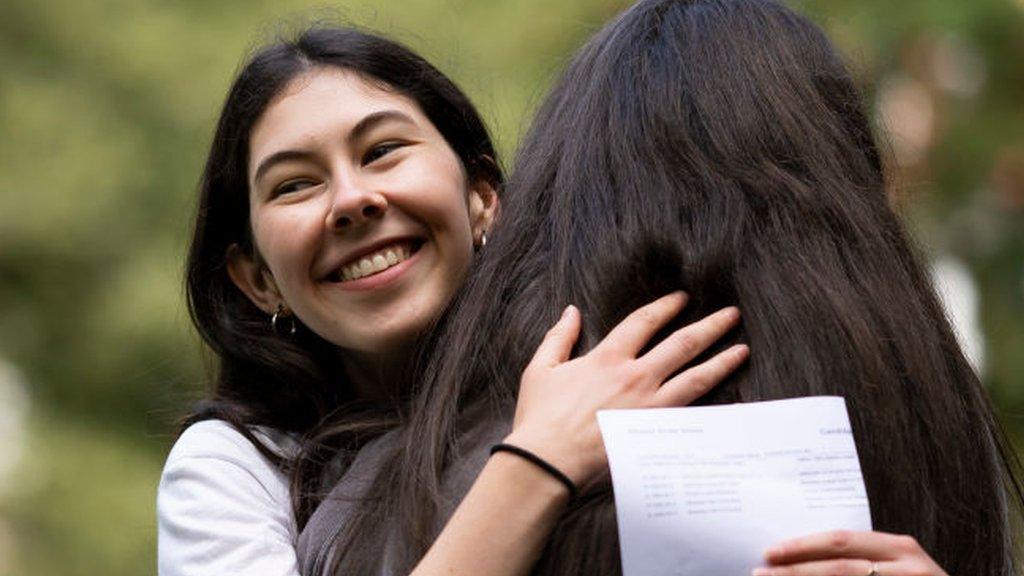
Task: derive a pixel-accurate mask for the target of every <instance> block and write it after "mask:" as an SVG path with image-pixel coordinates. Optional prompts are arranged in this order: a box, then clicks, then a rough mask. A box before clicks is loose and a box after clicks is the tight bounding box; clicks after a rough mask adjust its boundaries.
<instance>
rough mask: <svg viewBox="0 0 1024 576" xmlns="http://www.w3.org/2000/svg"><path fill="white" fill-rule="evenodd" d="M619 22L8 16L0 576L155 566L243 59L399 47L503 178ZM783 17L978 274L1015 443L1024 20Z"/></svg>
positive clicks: (918, 3)
mask: <svg viewBox="0 0 1024 576" xmlns="http://www.w3.org/2000/svg"><path fill="white" fill-rule="evenodd" d="M625 4H626V2H624V1H622V0H586V1H584V0H574V1H571V2H546V1H542V0H516V1H509V0H477V1H470V0H402V1H401V2H399V1H397V0H392V1H387V2H384V1H382V2H377V3H376V4H373V3H369V2H361V3H349V4H346V5H344V6H341V5H336V6H333V7H331V8H329V9H324V8H321V7H317V6H318V5H317V6H315V5H313V4H311V3H307V2H302V1H297V0H296V1H287V2H282V1H278V2H269V1H260V0H257V1H251V0H250V1H246V2H242V1H240V0H225V1H220V2H215V3H213V2H209V3H208V2H198V1H196V0H186V1H182V2H175V3H165V2H154V1H152V0H133V1H128V0H96V1H92V2H72V1H69V0H45V1H43V2H40V1H38V0H6V1H5V2H4V3H3V6H2V7H0V61H2V62H3V63H4V65H3V68H2V70H0V126H2V130H3V138H0V360H7V361H10V362H13V363H14V364H15V365H17V366H18V367H19V368H20V370H21V371H22V372H24V374H25V375H26V378H27V380H28V381H29V382H30V385H31V386H30V388H31V390H30V391H31V395H32V398H33V417H32V418H31V420H30V428H29V434H28V437H29V438H30V441H29V445H28V457H27V458H26V459H25V461H24V462H23V465H22V466H21V468H20V469H19V471H18V475H17V476H16V478H15V480H16V481H15V483H14V488H13V489H10V490H8V491H7V493H0V574H6V573H12V574H13V573H18V574H21V573H24V574H35V575H39V576H46V575H49V574H64V575H72V574H96V573H103V574H110V575H119V574H138V573H146V572H152V570H153V562H154V546H155V527H154V520H153V500H154V497H155V484H156V480H157V477H158V474H159V468H160V465H161V461H162V457H163V455H164V453H165V451H166V449H167V447H168V445H169V443H170V442H171V440H172V438H173V435H172V431H173V428H172V426H171V423H172V422H173V420H174V418H175V417H176V416H177V415H179V414H180V413H181V411H182V410H183V408H184V406H185V405H186V403H187V402H188V401H189V400H190V399H191V398H194V397H195V396H197V395H198V394H200V393H201V391H202V383H203V379H204V375H203V374H204V370H203V366H202V354H201V350H200V347H199V345H198V342H197V340H196V338H195V336H194V335H193V334H192V333H191V331H190V327H189V325H188V321H187V315H186V314H185V312H184V308H183V303H182V300H183V299H182V294H181V292H182V290H181V279H180V277H181V269H182V261H183V255H184V252H185V249H186V242H187V237H188V234H189V226H190V220H191V213H192V209H193V202H194V200H193V196H194V192H195V185H196V181H197V178H198V174H199V171H200V167H201V164H202V161H203V158H204V154H205V150H206V148H207V145H208V141H209V138H210V136H211V133H212V128H213V125H214V122H215V119H216V115H217V112H218V108H219V106H220V104H221V101H222V98H223V95H224V93H225V91H226V89H227V87H228V85H229V83H230V80H231V77H232V74H233V72H234V71H235V69H236V67H237V65H238V63H239V62H240V60H241V59H242V57H243V55H244V54H245V53H246V51H247V50H248V49H250V48H251V47H252V46H254V45H255V44H258V43H259V42H260V41H262V40H265V39H268V38H272V37H273V36H274V35H276V34H277V33H279V32H281V31H287V30H288V29H293V28H295V27H297V26H299V25H301V24H302V23H305V22H308V21H310V20H311V19H316V18H328V19H331V20H334V21H338V20H340V21H345V22H353V23H358V24H362V25H365V26H368V27H370V28H373V29H376V30H379V31H382V32H384V33H387V34H389V35H391V36H393V37H397V38H399V39H400V40H403V41H405V42H406V43H408V44H410V45H411V46H412V47H413V48H415V49H417V50H419V51H420V52H422V53H423V54H424V55H425V56H427V57H428V58H429V59H431V60H432V61H433V62H435V63H436V64H437V65H438V66H439V67H440V68H442V69H443V70H445V71H446V72H448V73H449V74H451V75H452V76H453V77H454V78H456V79H457V80H458V81H459V82H460V84H462V86H463V87H464V88H465V89H466V90H467V91H468V92H469V93H470V94H471V96H473V97H474V99H475V100H476V102H477V103H478V104H479V105H480V107H481V109H482V111H483V112H484V114H485V116H486V117H487V118H488V119H489V120H490V122H491V126H492V129H493V130H494V132H495V134H496V136H497V137H498V140H499V141H500V143H501V149H502V151H503V152H504V153H505V155H506V159H508V157H509V156H510V155H511V153H512V152H513V150H514V147H515V143H516V140H517V138H518V136H519V135H520V134H521V132H522V130H523V129H524V128H525V127H526V125H527V122H528V121H529V113H530V110H531V109H532V107H533V106H534V105H535V104H536V103H537V102H538V101H539V99H540V98H541V97H542V96H543V93H544V90H545V88H546V86H547V85H548V83H549V81H550V79H551V78H552V77H553V76H554V75H555V74H556V73H557V72H558V70H559V69H560V67H561V66H562V64H563V63H564V61H565V58H566V56H567V55H568V54H569V53H571V51H572V50H573V49H574V48H575V47H576V46H578V45H579V44H580V43H581V42H582V40H583V39H584V38H586V37H587V36H589V35H590V34H591V33H592V32H593V31H594V30H596V29H597V28H598V27H599V26H600V25H601V24H602V23H603V22H604V21H606V20H607V19H608V18H609V17H611V16H612V15H614V14H615V13H616V12H617V11H619V10H620V9H621V8H623V7H624V6H625ZM794 5H795V7H796V8H798V9H800V10H802V11H804V12H805V13H807V14H809V15H810V16H811V17H812V18H813V19H815V20H816V21H817V22H819V23H820V24H821V25H822V26H824V27H825V29H826V30H827V31H828V32H829V34H830V36H831V37H832V38H833V39H834V40H835V41H836V42H837V43H838V44H839V46H840V47H841V48H842V49H843V51H844V52H845V53H846V54H847V56H848V58H849V60H850V62H851V64H852V65H853V67H854V69H855V70H856V73H857V74H858V76H859V78H860V79H861V80H862V81H863V82H864V84H865V87H866V89H867V94H868V97H869V98H870V99H871V103H873V104H872V105H873V106H874V108H875V109H876V111H878V114H879V117H880V118H882V119H883V121H884V122H883V124H885V125H886V127H887V128H890V129H891V134H892V135H891V138H890V139H891V148H892V150H893V168H894V169H893V172H894V174H895V175H896V180H895V182H896V184H895V186H894V195H895V198H896V199H897V201H898V202H899V203H900V204H901V205H902V206H904V207H905V208H906V210H907V213H908V215H909V217H910V219H911V222H912V225H913V228H914V230H915V231H916V233H917V235H918V237H919V238H920V239H921V240H922V242H923V244H924V245H925V246H926V248H927V250H928V251H929V252H930V253H931V254H933V255H937V254H943V255H948V256H952V257H955V258H957V259H958V260H960V261H962V262H964V263H966V264H967V266H968V267H969V269H970V270H971V272H972V273H973V275H974V277H975V280H976V281H977V283H978V286H979V291H980V306H981V308H980V314H981V316H980V321H981V325H982V327H983V329H984V334H985V343H986V346H987V351H986V360H985V363H984V369H983V373H984V376H985V380H986V383H987V384H988V385H989V386H990V389H991V391H992V394H993V396H994V398H995V399H996V400H997V403H998V405H999V406H1000V407H1001V410H1002V411H1003V413H1004V415H1006V416H1007V423H1008V424H1010V425H1011V426H1012V427H1014V430H1016V431H1017V433H1018V434H1019V433H1020V431H1021V429H1022V428H1024V426H1022V421H1021V420H1019V419H1012V418H1009V417H1008V415H1009V414H1012V413H1015V412H1016V413H1019V412H1020V411H1021V409H1022V407H1024V353H1022V351H1024V225H1022V224H1024V107H1022V106H1021V102H1024V0H973V1H971V2H963V1H962V0H928V1H924V0H907V1H904V2H890V1H888V0H828V1H826V0H805V1H803V2H795V3H794ZM887 111H895V113H893V114H888V112H887ZM903 112H905V113H903ZM908 119H909V120H908ZM2 455H3V453H2V452H0V457H2Z"/></svg>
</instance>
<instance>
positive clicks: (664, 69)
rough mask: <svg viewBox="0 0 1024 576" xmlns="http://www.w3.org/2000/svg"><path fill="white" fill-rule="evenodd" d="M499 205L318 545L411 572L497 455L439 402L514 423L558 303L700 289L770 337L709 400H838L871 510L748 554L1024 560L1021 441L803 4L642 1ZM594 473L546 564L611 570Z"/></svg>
mask: <svg viewBox="0 0 1024 576" xmlns="http://www.w3.org/2000/svg"><path fill="white" fill-rule="evenodd" d="M502 210H503V212H502V219H503V226H502V227H499V228H498V229H496V230H495V233H494V235H493V238H491V241H490V244H488V249H487V252H486V253H485V254H483V255H482V257H481V258H480V261H479V262H478V265H477V266H476V268H475V269H474V271H473V272H472V274H471V276H470V279H469V281H468V284H467V288H466V290H465V291H464V292H463V293H462V294H461V295H460V297H459V298H458V299H457V300H456V302H455V303H454V305H453V308H452V313H451V314H450V315H448V316H447V317H446V318H445V323H444V325H443V326H442V327H441V328H440V330H439V332H438V334H439V338H438V340H437V341H436V342H435V345H434V347H433V351H434V355H433V357H432V359H431V361H430V363H429V364H428V365H427V367H426V369H425V374H426V376H425V378H424V384H423V387H422V390H421V394H420V395H419V397H418V398H417V400H416V403H415V404H414V405H415V406H416V410H415V411H414V412H413V413H412V414H413V415H412V418H411V421H410V423H409V424H408V426H406V427H405V428H404V430H403V431H402V433H401V436H400V437H399V438H398V439H397V440H396V441H395V445H396V446H397V448H395V449H392V450H381V452H382V453H383V454H384V456H383V457H380V458H378V459H377V460H376V461H375V462H374V466H373V467H371V468H369V469H368V470H364V471H363V472H362V474H361V475H362V476H368V477H369V478H370V480H369V481H368V482H363V483H357V484H352V483H350V482H347V481H346V480H343V481H342V483H341V484H339V486H338V487H337V488H336V491H337V493H338V494H341V495H343V496H345V495H349V494H351V493H355V494H360V495H362V497H363V498H362V500H360V501H359V505H358V506H355V507H354V508H352V507H351V506H350V507H348V508H344V509H342V512H343V516H341V519H343V521H344V523H345V525H346V529H345V530H344V531H343V532H342V533H341V535H340V536H337V537H336V536H335V533H336V532H334V531H332V530H330V529H328V527H329V526H330V525H331V523H332V522H338V521H339V517H338V515H337V514H336V512H337V510H338V509H339V505H338V504H337V503H336V501H335V500H333V499H327V500H325V501H324V504H322V505H321V508H320V509H319V510H318V511H317V513H316V514H315V515H314V518H313V519H312V520H311V521H310V523H309V525H307V528H306V531H304V533H303V535H302V540H301V542H302V545H301V546H300V550H303V551H304V554H305V555H306V557H305V558H304V559H303V562H304V564H306V565H309V556H310V555H313V556H315V555H316V554H317V552H318V551H321V550H325V549H326V550H330V552H329V553H328V554H325V555H324V554H322V555H324V556H326V557H328V558H330V559H333V560H334V561H335V566H339V565H340V566H346V565H347V564H346V562H347V561H348V560H349V559H351V558H353V557H356V558H358V557H359V550H361V549H365V548H366V547H372V546H380V545H382V543H384V542H387V543H388V544H390V545H391V546H392V547H394V548H396V549H397V550H399V551H402V550H406V551H409V552H408V553H407V554H405V555H404V556H403V558H402V563H398V564H397V568H398V570H399V571H400V570H401V568H402V567H403V566H405V565H409V564H411V563H414V562H415V561H416V559H417V558H418V557H419V554H420V553H421V552H422V551H423V550H424V549H425V547H426V546H427V544H428V543H429V541H430V539H431V538H432V535H433V534H434V533H436V530H437V527H438V526H441V525H443V521H444V519H445V514H446V511H447V510H449V509H450V505H449V500H451V499H456V500H457V497H458V494H459V489H458V487H459V486H461V485H463V484H464V481H465V478H466V477H472V475H473V474H474V473H475V470H476V469H478V465H479V463H480V462H482V461H483V455H485V454H486V442H484V443H481V442H476V441H473V440H472V439H473V438H474V434H476V435H480V433H479V432H478V431H477V430H478V429H479V428H481V427H484V428H486V427H488V426H493V424H491V423H490V422H488V421H486V420H483V419H476V420H474V419H473V418H472V414H473V412H472V410H471V409H467V410H464V411H462V412H461V413H456V412H454V411H451V410H446V407H447V406H451V405H453V404H456V403H457V404H459V405H465V406H473V405H477V404H480V405H499V406H504V407H505V415H506V418H507V420H510V421H518V418H519V417H520V416H521V414H520V412H519V411H520V410H521V407H522V406H524V405H529V403H530V401H531V400H532V398H530V397H529V396H528V394H529V393H530V392H529V391H528V390H523V391H521V392H520V396H519V399H518V402H519V405H518V407H517V406H515V405H514V399H515V397H516V391H517V387H518V374H519V369H520V368H521V367H523V366H526V365H527V364H528V361H529V358H530V354H529V343H531V342H534V341H536V340H537V339H538V338H539V337H540V331H541V330H542V329H541V328H540V327H541V326H543V325H545V324H547V323H549V322H550V321H551V320H552V319H553V318H555V317H557V315H558V313H559V306H560V304H561V303H562V302H574V303H577V305H578V306H579V307H580V310H581V311H582V312H583V316H582V319H583V328H582V332H581V336H580V339H579V342H578V349H579V350H580V351H581V352H585V351H587V350H591V349H595V350H596V349H599V348H600V346H599V345H598V342H599V341H600V339H601V337H602V336H603V335H604V334H606V333H607V332H608V330H609V329H610V328H611V326H613V325H614V324H615V323H616V322H617V321H618V319H620V318H621V317H623V315H624V314H625V313H626V312H627V311H628V310H630V309H631V308H632V307H635V306H636V305H637V304H638V303H640V302H643V301H645V300H647V299H650V298H652V297H653V296H655V295H658V294H663V293H666V292H668V291H671V290H679V289H684V290H686V291H687V292H688V293H690V294H691V295H692V300H691V304H690V306H689V307H688V308H687V310H686V312H685V313H684V314H683V315H682V316H681V317H680V318H679V319H677V321H678V322H684V321H686V320H688V319H692V318H696V317H700V316H701V315H703V314H706V313H707V312H709V311H710V310H714V309H717V308H720V307H722V306H727V305H736V306H739V307H740V308H741V309H742V310H743V311H744V314H743V316H744V321H743V324H742V327H741V328H740V329H739V330H738V331H736V332H735V333H734V334H732V336H731V337H730V338H727V340H726V341H725V342H722V343H721V345H722V346H725V345H728V344H729V343H731V342H746V343H749V345H750V346H751V348H752V349H754V350H756V354H755V355H754V356H753V357H752V360H751V362H750V363H749V364H748V365H747V366H745V367H744V368H743V369H742V370H740V371H738V372H737V373H735V374H733V375H732V376H730V377H729V378H727V379H726V381H725V382H723V383H722V384H720V385H719V386H717V387H716V388H715V389H714V390H713V391H711V392H710V393H709V394H708V395H706V396H704V397H703V398H702V400H701V403H713V404H717V403H727V402H751V401H759V400H769V399H778V398H788V397H798V396H809V395H841V396H843V397H845V399H846V403H847V406H848V410H849V414H850V420H851V424H852V426H853V432H854V436H855V438H856V442H857V446H858V453H859V455H860V459H861V468H862V471H863V474H864V477H865V483H866V487H867V491H868V495H869V500H870V503H871V514H872V520H873V526H874V527H875V529H876V531H874V532H856V533H853V532H838V533H829V534H816V535H810V536H808V537H806V538H802V539H799V540H795V541H791V542H787V543H780V545H779V546H777V547H775V548H773V549H772V550H771V551H769V552H768V553H767V557H766V561H765V564H766V565H765V566H764V567H761V568H758V569H756V570H755V573H756V574H759V575H763V574H775V575H800V576H803V575H822V576H824V575H832V576H834V575H838V576H865V575H875V576H877V575H881V576H910V575H931V576H937V575H942V574H954V575H968V574H969V575H972V576H1005V575H1009V574H1015V573H1017V571H1018V570H1019V568H1020V566H1019V558H1018V557H1017V552H1018V551H1019V550H1020V545H1021V537H1020V528H1021V517H1022V514H1021V513H1022V484H1021V480H1020V476H1019V471H1018V464H1017V461H1016V457H1015V455H1014V454H1013V452H1012V450H1011V447H1010V445H1009V444H1008V442H1007V440H1006V438H1005V436H1004V434H1003V432H1002V431H1001V429H1000V427H999V425H998V423H997V421H996V418H995V416H994V414H993V410H992V408H991V406H990V404H989V401H988V399H987V397H986V393H985V390H984V389H983V387H982V385H981V384H980V382H979V380H978V378H977V376H976V375H975V374H974V373H973V372H972V371H971V369H970V367H969V365H968V363H967V361H966V360H965V359H964V356H963V354H962V353H961V350H960V348H959V347H958V345H957V342H956V339H955V337H954V336H953V333H952V331H951V329H950V326H949V324H948V322H947V320H946V318H945V316H944V314H943V311H942V309H941V308H940V305H939V303H938V301H937V299H936V297H935V294H934V293H933V290H932V288H931V286H930V285H929V283H928V280H927V276H926V275H925V274H924V272H923V270H922V267H921V265H920V263H919V261H918V257H917V256H915V254H914V252H913V250H912V248H911V245H910V242H909V240H908V238H907V236H906V233H905V232H904V230H903V228H902V226H901V225H900V222H899V220H898V218H897V216H896V215H895V214H894V213H893V211H892V209H891V207H890V206H889V204H888V201H887V197H886V184H885V178H884V174H883V168H882V161H881V158H880V154H879V152H878V148H877V146H876V144H875V142H874V139H873V137H872V130H871V126H870V124H869V121H868V118H867V116H866V114H865V113H864V111H863V107H862V101H861V96H860V94H859V93H858V91H857V90H856V89H855V87H854V85H853V83H852V81H851V78H850V75H849V73H848V71H847V69H846V68H845V66H844V65H843V64H842V62H841V59H840V58H839V56H838V55H837V54H836V51H835V49H834V48H833V47H832V45H831V44H830V42H829V41H828V40H827V38H826V37H825V36H824V34H823V33H822V32H821V31H820V30H819V29H818V28H817V27H815V26H814V25H813V24H811V23H810V22H808V21H807V20H806V19H805V18H803V17H800V16H798V15H796V14H794V13H793V12H792V11H790V10H789V9H787V8H785V7H784V6H782V5H780V4H778V3H775V2H772V1H769V0H642V1H641V2H639V3H637V4H636V5H635V6H633V7H632V8H630V9H629V10H628V11H626V12H625V13H623V14H622V15H621V16H620V17H619V18H618V19H616V20H615V21H614V22H612V23H611V24H609V25H608V26H606V27H605V28H604V29H603V30H602V31H601V32H599V33H598V34H597V35H596V36H595V37H594V38H593V39H591V40H590V41H589V42H588V43H587V44H586V46H584V47H583V48H582V50H581V51H580V53H579V54H578V55H577V56H576V57H575V59H574V60H573V61H572V63H571V64H570V66H569V68H568V70H567V71H566V72H565V73H564V74H563V76H562V78H561V79H560V81H558V83H557V84H556V86H555V87H554V89H553V91H552V92H551V94H550V95H549V96H548V98H547V100H546V101H545V103H544V105H543V106H542V107H541V109H540V111H539V113H538V115H537V117H536V119H535V120H534V123H533V128H532V130H531V132H530V133H529V134H528V136H527V137H526V139H525V141H524V142H523V143H522V145H521V149H520V152H519V156H518V159H517V161H516V165H515V171H514V174H513V178H512V180H511V181H510V183H509V185H508V187H507V191H506V194H505V195H504V196H503V205H502ZM456 399H457V401H456ZM483 435H484V436H486V433H484V434H483ZM492 436H493V434H492ZM467 438H468V439H469V440H466V439H467ZM412 446H417V447H419V449H418V450H417V451H415V452H413V451H410V450H409V448H410V447H412ZM398 469H401V470H403V471H405V472H406V474H405V475H403V476H401V477H399V479H398V481H397V482H384V479H390V478H391V477H392V475H393V474H394V473H395V471H396V470H398ZM350 474H355V471H350ZM374 474H376V476H374ZM374 479H376V480H377V481H374ZM367 486H368V487H367ZM453 487H454V488H453ZM580 488H581V490H582V492H581V494H580V496H579V497H578V498H577V499H575V500H573V501H571V502H569V503H568V505H567V507H566V509H565V510H564V511H563V513H562V514H561V516H560V518H559V520H558V523H557V525H556V526H555V527H554V529H553V530H552V532H551V535H550V538H549V539H548V542H547V544H546V547H545V550H544V552H543V554H542V555H541V556H540V558H539V560H538V562H537V564H536V566H535V568H534V572H533V573H534V574H538V575H551V576H554V575H559V576H561V575H570V574H587V575H602V574H617V573H619V570H620V565H619V557H618V554H619V551H618V542H617V532H616V525H615V514H614V506H613V502H612V498H611V492H610V486H609V484H608V482H607V479H606V478H605V479H603V480H601V479H596V480H595V481H593V482H590V483H586V484H584V485H582V486H580ZM424 503H426V504H424ZM378 510H387V511H388V513H387V516H381V515H380V514H377V513H376V512H377V511H378ZM389 519H394V521H393V522H388V521H387V520H389ZM327 572H330V570H327ZM333 573H336V574H342V573H345V570H344V568H342V569H338V570H336V571H335V572H333ZM360 573H376V572H373V571H372V567H371V568H370V569H366V570H364V571H363V572H360Z"/></svg>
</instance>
